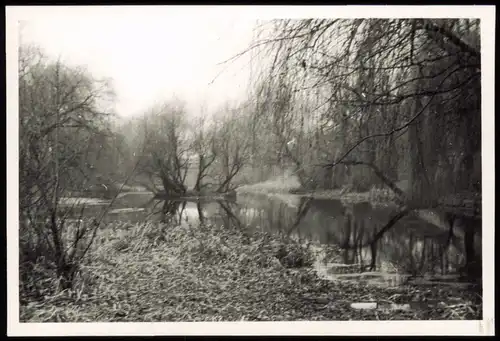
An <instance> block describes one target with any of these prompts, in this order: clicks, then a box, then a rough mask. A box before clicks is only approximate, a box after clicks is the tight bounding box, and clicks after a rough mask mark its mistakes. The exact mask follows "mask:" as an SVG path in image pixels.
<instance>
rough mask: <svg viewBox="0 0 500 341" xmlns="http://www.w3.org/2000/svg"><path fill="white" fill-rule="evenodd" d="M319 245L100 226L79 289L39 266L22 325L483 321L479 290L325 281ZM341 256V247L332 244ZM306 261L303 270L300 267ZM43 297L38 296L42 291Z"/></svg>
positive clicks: (219, 230)
mask: <svg viewBox="0 0 500 341" xmlns="http://www.w3.org/2000/svg"><path fill="white" fill-rule="evenodd" d="M312 250H313V248H312V247H308V246H307V245H305V244H301V243H299V242H297V241H294V240H285V239H283V238H282V236H279V235H275V234H273V235H271V234H269V233H265V232H262V231H253V232H252V231H250V230H247V229H238V228H235V227H227V226H225V227H222V226H204V225H202V226H189V225H187V224H185V225H181V226H167V225H161V224H156V223H147V224H142V225H130V224H119V223H116V225H113V226H108V227H106V228H104V229H102V230H101V231H100V232H99V235H98V238H97V242H96V243H95V245H94V247H93V249H92V250H91V254H90V257H89V261H88V262H87V263H86V264H84V265H83V267H82V271H81V274H80V275H79V276H78V277H77V279H76V282H75V288H74V290H73V292H70V291H64V292H57V291H56V290H55V285H54V280H53V279H51V274H50V273H49V272H48V270H43V269H42V268H41V267H35V268H33V269H31V274H32V280H33V283H30V284H31V285H32V286H35V287H37V288H36V290H35V289H33V290H32V291H31V293H30V294H28V293H26V292H22V293H21V309H20V320H21V321H23V322H42V321H43V322H57V321H64V322H98V321H124V322H154V321H240V320H248V321H268V320H272V321H286V320H287V321H293V320H309V321H314V320H414V319H480V318H481V314H482V313H481V311H482V305H481V304H477V303H474V302H475V301H477V296H475V295H476V294H474V293H469V292H466V291H463V290H460V289H457V290H454V289H450V288H449V287H445V286H441V287H440V286H438V285H436V286H431V287H428V288H425V289H424V288H422V287H413V286H398V287H394V288H378V287H371V286H366V285H363V284H360V283H359V284H356V283H354V284H353V283H342V282H332V281H328V280H325V279H322V278H320V277H319V276H318V275H317V274H316V272H315V271H314V270H313V269H312V267H311V266H310V265H311V263H312V259H313V256H314V255H313V254H312ZM333 251H334V253H335V250H333ZM299 266H302V267H299ZM37 291H38V293H37V294H34V293H35V292H37ZM367 301H374V302H384V303H401V304H404V303H408V302H422V301H424V302H425V301H437V302H442V304H438V305H437V306H435V307H432V308H424V309H417V310H391V309H367V310H359V309H355V308H352V307H351V305H352V304H353V303H358V302H367Z"/></svg>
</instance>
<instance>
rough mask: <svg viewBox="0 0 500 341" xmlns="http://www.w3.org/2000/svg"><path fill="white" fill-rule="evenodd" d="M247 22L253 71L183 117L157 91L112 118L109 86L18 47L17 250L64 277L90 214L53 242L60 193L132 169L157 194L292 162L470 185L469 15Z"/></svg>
mask: <svg viewBox="0 0 500 341" xmlns="http://www.w3.org/2000/svg"><path fill="white" fill-rule="evenodd" d="M258 27H259V29H260V35H259V36H258V38H257V39H256V41H255V42H254V43H253V44H252V46H250V47H249V49H248V51H246V52H250V51H252V53H253V52H256V56H261V57H260V59H259V58H257V59H259V60H258V62H259V65H260V67H261V72H260V74H259V76H258V77H256V78H255V79H254V83H253V84H252V89H251V90H252V91H251V94H250V95H249V97H248V98H246V99H245V100H244V101H243V102H242V103H239V104H237V105H230V104H227V105H225V106H223V107H221V108H220V110H218V111H217V112H215V113H210V115H206V114H202V113H201V112H202V110H200V113H197V115H192V114H193V113H188V111H187V106H186V103H184V102H183V101H182V100H180V99H176V98H171V99H168V100H165V101H164V102H162V103H160V104H157V105H154V106H152V107H151V108H150V109H148V110H145V113H144V115H143V116H142V117H136V118H134V119H130V120H128V121H126V122H123V121H120V120H118V119H117V118H116V117H115V116H114V115H113V114H114V113H113V105H114V94H113V89H112V86H111V84H110V82H109V81H107V80H99V79H95V78H94V77H93V76H92V75H91V74H90V73H89V72H87V71H86V70H85V69H84V68H79V67H73V66H69V65H67V64H65V63H63V62H61V61H60V60H51V59H49V58H47V57H46V56H45V55H44V54H43V52H42V51H41V50H40V49H38V48H36V47H34V46H21V47H20V49H19V175H20V193H19V194H20V217H21V222H26V224H24V223H23V224H22V226H21V236H24V237H26V238H24V239H23V240H24V242H25V243H34V244H33V245H28V246H27V249H28V250H33V249H36V245H38V244H40V243H43V244H44V245H46V246H47V247H48V248H49V249H50V250H51V252H50V253H51V254H53V255H54V260H55V263H56V264H58V265H57V268H58V272H59V274H60V275H63V276H66V277H71V276H70V275H68V274H69V273H73V271H74V269H73V268H72V267H71V264H73V263H74V259H77V258H79V257H80V258H81V257H83V256H84V255H85V252H87V250H88V247H89V245H90V244H91V243H92V240H93V236H95V231H96V229H97V226H98V225H99V221H97V222H95V223H94V224H91V225H88V226H84V227H78V228H77V229H76V230H75V231H73V230H71V233H72V235H73V239H72V240H73V241H72V242H70V243H69V244H70V245H66V244H67V243H66V242H64V240H65V239H64V238H63V235H64V234H65V233H70V232H69V230H70V229H68V228H67V227H66V226H65V223H64V219H62V220H58V216H61V207H60V205H59V202H60V198H61V197H62V196H64V195H67V194H68V193H69V192H82V191H86V190H92V189H94V190H95V188H96V187H99V188H100V187H103V188H105V189H106V190H109V189H110V188H111V189H112V188H118V187H120V185H123V183H125V182H127V181H129V180H130V177H133V178H134V179H135V180H136V182H138V183H140V184H141V185H144V186H146V187H147V188H149V189H151V190H153V191H154V192H162V193H163V194H165V195H168V196H185V195H189V194H193V193H194V194H196V195H199V194H206V193H228V192H231V191H233V190H234V189H235V188H236V187H237V186H238V185H240V184H242V183H245V182H257V181H261V180H265V179H266V178H267V177H269V176H270V175H271V174H273V173H274V174H275V172H276V170H278V171H281V172H282V171H285V170H289V169H290V168H291V169H292V170H293V172H294V173H295V174H296V175H297V177H298V178H299V181H300V183H301V185H302V186H303V187H304V188H307V189H318V188H322V189H335V188H340V187H342V186H346V185H349V186H352V187H354V188H355V189H356V190H368V189H369V188H370V187H373V186H381V185H385V186H388V187H390V188H391V189H393V190H394V191H395V192H396V193H397V194H398V195H399V196H401V197H404V200H407V201H411V202H414V203H419V204H420V205H422V204H426V203H432V202H434V201H436V200H437V199H439V198H440V197H443V196H446V195H450V194H456V193H460V192H470V191H473V192H480V188H481V133H480V126H481V54H480V46H479V42H480V36H479V32H480V26H479V20H476V19H445V20H427V19H355V20H352V19H307V20H271V21H268V22H264V23H262V24H261V25H259V26H258ZM194 116H196V119H194V118H193V117H194ZM209 116H210V117H209ZM404 182H406V183H407V184H408V185H407V186H405V187H407V188H403V189H402V188H401V184H402V183H404ZM62 215H63V216H64V214H62ZM28 222H29V223H28ZM23 226H24V227H23ZM28 226H29V227H28ZM35 244H36V245H35ZM67 269H71V270H67Z"/></svg>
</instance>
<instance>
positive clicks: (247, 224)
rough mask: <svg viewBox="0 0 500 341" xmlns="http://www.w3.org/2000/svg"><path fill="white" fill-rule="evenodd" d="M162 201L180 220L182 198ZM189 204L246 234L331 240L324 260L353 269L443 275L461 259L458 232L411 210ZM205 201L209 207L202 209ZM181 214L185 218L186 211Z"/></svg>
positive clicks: (334, 204)
mask: <svg viewBox="0 0 500 341" xmlns="http://www.w3.org/2000/svg"><path fill="white" fill-rule="evenodd" d="M162 204H163V205H162V209H161V217H162V218H161V220H162V221H174V222H175V223H181V220H182V218H183V212H184V211H185V209H186V202H179V201H177V202H176V201H168V202H167V201H163V202H162ZM189 204H190V205H191V204H192V205H193V206H195V207H193V209H194V208H196V210H197V212H198V217H199V222H200V225H202V226H205V225H206V224H207V223H208V221H210V222H211V223H216V224H222V225H223V226H224V227H225V228H238V229H240V230H242V231H244V232H245V234H246V235H248V236H250V234H251V233H252V230H254V229H256V228H259V229H264V230H266V231H268V232H272V231H281V232H283V235H285V236H286V235H288V236H292V235H294V236H297V237H299V238H309V239H315V240H316V241H319V242H320V243H323V244H329V245H335V246H337V247H338V248H340V249H341V252H340V255H339V253H338V252H336V253H335V257H334V258H333V259H331V260H330V262H333V263H344V264H347V265H352V266H353V267H352V268H353V269H356V271H358V272H359V271H377V272H384V273H405V274H409V275H412V276H421V275H426V274H430V275H447V274H450V273H452V274H456V273H457V272H459V271H460V267H461V266H463V265H464V263H465V261H466V259H465V257H464V252H463V247H460V246H461V245H462V244H461V243H460V240H459V239H460V238H459V237H457V236H454V237H453V238H450V235H449V233H448V232H447V231H446V230H443V229H439V228H437V227H436V226H434V225H432V224H430V223H427V222H425V221H423V220H420V219H418V218H417V217H416V216H413V215H405V214H401V216H404V217H402V218H401V219H399V217H397V214H395V212H394V210H393V209H389V208H377V209H375V208H373V207H372V206H371V205H370V204H367V203H362V204H342V203H341V202H340V201H334V200H316V199H314V200H313V199H307V198H301V199H300V200H297V202H295V203H292V204H291V203H289V202H284V201H280V200H270V199H268V200H262V199H261V198H259V200H253V201H252V200H238V201H237V202H228V201H223V200H218V201H215V202H213V203H209V204H207V203H204V202H201V201H198V202H195V203H189ZM210 205H212V206H211V207H212V208H213V209H211V210H210V209H205V208H206V207H208V206H210ZM214 205H215V206H214ZM214 207H216V208H214ZM205 210H206V211H207V212H205ZM210 211H211V212H210ZM395 218H398V219H395ZM184 219H185V220H186V221H187V215H186V216H185V218H184ZM393 219H394V221H395V223H394V225H393V226H392V228H390V229H388V230H387V231H385V232H384V233H383V234H381V233H380V230H381V229H382V228H383V227H384V226H386V225H387V223H388V222H389V221H391V220H393ZM379 237H380V238H379ZM377 238H378V239H377ZM374 240H376V242H372V241H374Z"/></svg>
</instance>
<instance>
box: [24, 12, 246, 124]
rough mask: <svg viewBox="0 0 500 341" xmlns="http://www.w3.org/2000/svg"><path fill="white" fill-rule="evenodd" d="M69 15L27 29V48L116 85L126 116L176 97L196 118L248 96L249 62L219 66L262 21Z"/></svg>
mask: <svg viewBox="0 0 500 341" xmlns="http://www.w3.org/2000/svg"><path fill="white" fill-rule="evenodd" d="M63 9H64V10H62V9H61V10H58V9H54V10H52V11H50V12H48V15H47V14H45V15H43V16H42V15H40V16H37V17H36V18H35V20H29V21H25V22H24V24H23V25H22V27H23V28H22V30H21V32H22V34H21V39H22V41H23V43H29V42H34V43H37V44H39V45H40V46H41V47H42V48H43V49H44V50H45V51H46V53H47V54H49V55H51V56H53V57H54V58H57V57H58V56H61V57H62V60H64V61H66V62H68V63H71V64H83V65H86V66H87V67H88V69H89V70H90V71H91V72H92V73H93V74H94V75H95V76H98V77H110V78H112V79H113V81H114V86H115V89H116V93H117V106H116V109H117V112H118V114H120V115H122V116H130V115H135V114H139V113H141V112H144V110H146V109H148V107H150V106H151V105H152V104H153V103H154V102H155V100H161V99H168V98H169V97H170V96H172V95H173V94H175V95H177V96H178V97H180V98H182V99H184V100H185V101H186V102H187V103H188V105H189V108H190V110H191V111H197V110H199V108H200V106H201V105H202V104H203V103H205V104H206V105H207V107H208V109H209V110H210V109H214V108H216V107H217V106H219V105H221V104H222V103H223V102H224V101H226V100H238V99H239V98H242V96H243V95H244V94H245V91H246V89H247V82H248V79H249V70H250V68H249V66H248V61H249V59H241V60H239V61H237V62H234V63H231V64H229V66H228V64H225V65H217V64H218V63H220V62H222V61H224V60H227V59H228V58H230V57H232V56H233V55H235V54H237V53H238V52H240V51H242V50H243V49H245V48H246V47H247V46H248V45H249V44H250V42H251V39H252V32H253V31H252V28H253V25H254V23H255V20H252V19H249V18H244V17H238V16H237V15H235V16H231V17H228V16H221V15H217V13H216V12H211V13H213V14H211V13H209V14H203V13H201V15H200V11H192V12H187V11H184V12H182V14H179V12H178V11H172V10H169V8H167V7H163V8H157V10H156V11H148V13H147V15H139V14H138V12H137V10H135V11H118V10H116V8H115V9H107V8H103V7H101V8H95V10H94V11H88V10H87V11H84V12H82V11H81V10H79V9H74V10H71V9H68V8H63ZM221 71H223V72H222V74H220V73H221ZM219 74H220V76H219V77H218V78H217V79H216V81H215V82H213V83H212V84H210V83H211V82H212V80H213V79H214V78H216V76H217V75H219ZM209 84H210V85H209Z"/></svg>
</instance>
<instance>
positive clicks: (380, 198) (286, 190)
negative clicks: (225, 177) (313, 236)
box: [238, 176, 395, 205]
mask: <svg viewBox="0 0 500 341" xmlns="http://www.w3.org/2000/svg"><path fill="white" fill-rule="evenodd" d="M238 192H239V193H260V194H268V195H280V194H296V195H300V196H304V197H308V198H314V199H334V200H341V201H344V202H348V203H358V202H370V203H373V204H378V205H395V196H394V193H393V192H392V191H391V190H388V189H379V188H372V189H371V190H370V191H367V192H361V193H360V192H354V191H352V190H349V189H348V188H344V189H335V190H314V191H309V190H304V189H302V188H301V186H300V183H299V181H298V180H297V178H296V177H294V176H289V177H277V178H274V179H271V180H268V181H264V182H260V183H256V184H252V185H245V186H242V187H240V188H239V189H238Z"/></svg>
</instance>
